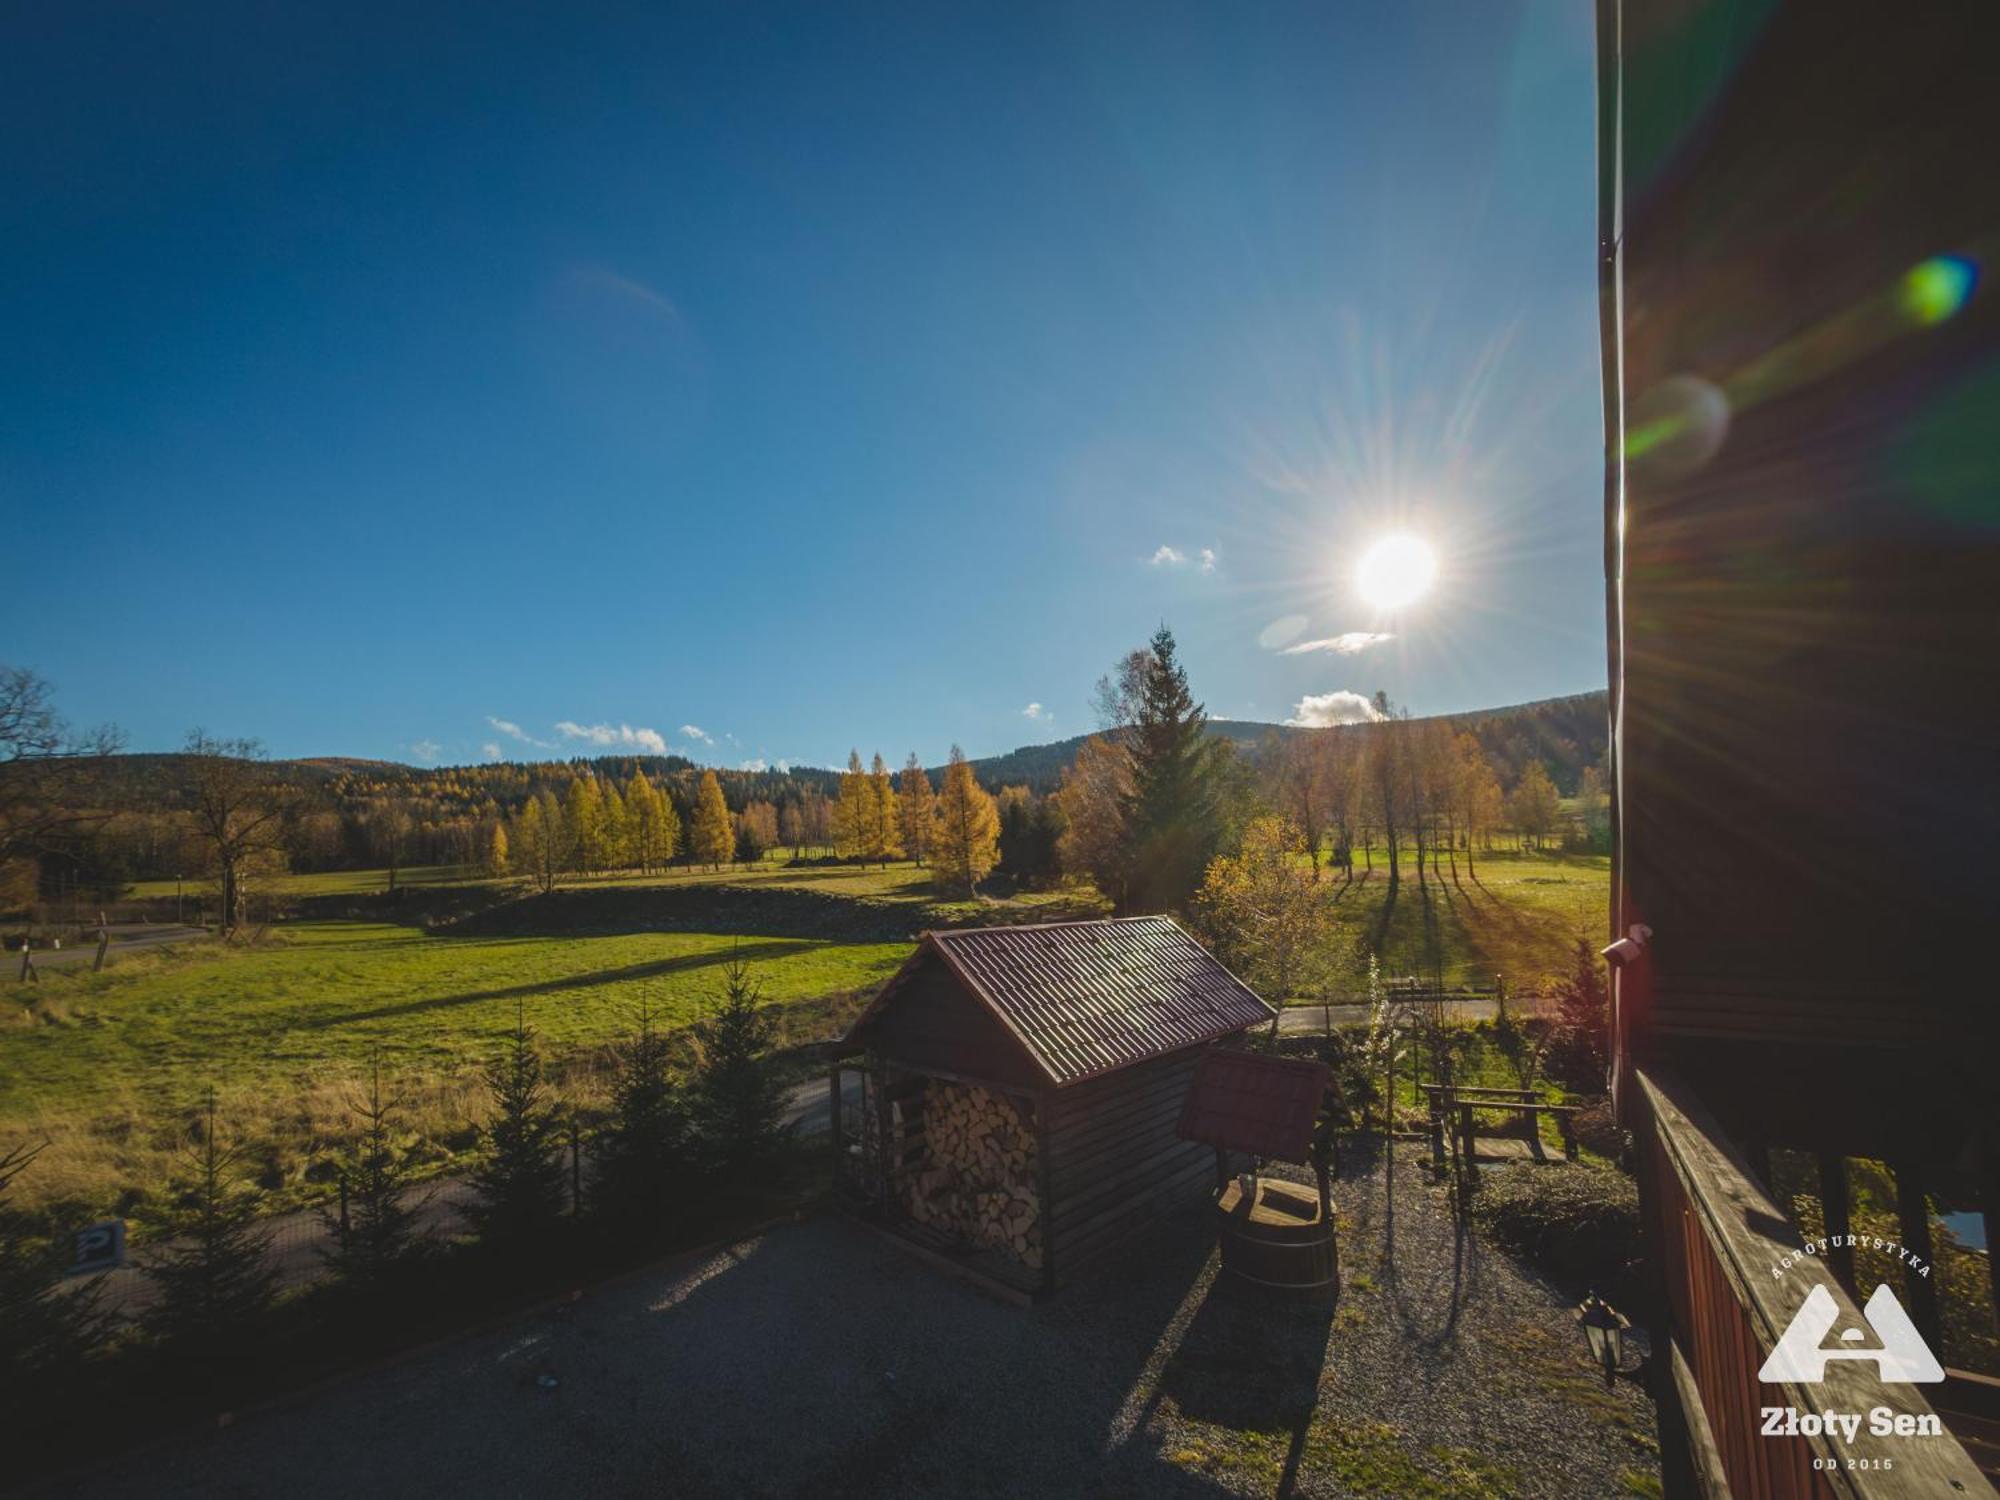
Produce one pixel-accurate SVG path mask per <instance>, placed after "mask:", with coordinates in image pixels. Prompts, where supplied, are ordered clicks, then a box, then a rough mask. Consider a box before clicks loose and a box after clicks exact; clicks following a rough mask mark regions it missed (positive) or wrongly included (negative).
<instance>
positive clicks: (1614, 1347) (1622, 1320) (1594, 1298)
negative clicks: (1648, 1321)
mask: <svg viewBox="0 0 2000 1500" xmlns="http://www.w3.org/2000/svg"><path fill="white" fill-rule="evenodd" d="M1576 1320H1577V1322H1579V1323H1581V1324H1582V1325H1583V1337H1584V1342H1585V1343H1587V1344H1589V1346H1590V1357H1591V1359H1592V1360H1593V1361H1595V1362H1596V1364H1597V1365H1598V1367H1599V1368H1600V1369H1602V1370H1603V1371H1604V1383H1605V1384H1606V1385H1610V1384H1611V1382H1612V1381H1613V1380H1614V1379H1615V1378H1616V1377H1617V1375H1618V1367H1619V1365H1621V1364H1623V1363H1624V1360H1625V1330H1626V1329H1628V1328H1630V1327H1631V1326H1632V1323H1631V1320H1630V1319H1628V1318H1627V1317H1626V1316H1625V1315H1624V1314H1623V1313H1621V1312H1620V1311H1618V1309H1617V1308H1615V1307H1613V1306H1612V1305H1611V1304H1610V1303H1608V1302H1606V1301H1605V1300H1604V1299H1603V1298H1602V1297H1599V1296H1598V1295H1597V1293H1595V1292H1592V1293H1591V1294H1590V1295H1589V1296H1587V1297H1585V1298H1584V1299H1583V1302H1582V1304H1581V1305H1580V1306H1579V1307H1578V1308H1577V1310H1576Z"/></svg>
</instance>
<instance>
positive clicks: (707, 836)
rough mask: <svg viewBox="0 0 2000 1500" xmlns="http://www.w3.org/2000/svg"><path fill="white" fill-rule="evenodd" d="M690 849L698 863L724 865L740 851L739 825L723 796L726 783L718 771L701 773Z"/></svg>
mask: <svg viewBox="0 0 2000 1500" xmlns="http://www.w3.org/2000/svg"><path fill="white" fill-rule="evenodd" d="M688 852H689V854H690V855H691V856H692V857H693V859H694V862H695V863H696V864H698V865H707V866H709V867H710V868H712V869H717V870H719V869H721V868H722V866H723V865H724V864H725V863H727V862H728V861H729V860H730V859H731V858H733V857H734V855H735V853H736V829H735V826H734V825H733V824H732V823H731V822H730V821H729V804H728V803H727V802H725V801H723V800H722V783H721V782H720V781H717V780H716V779H715V772H713V771H703V772H702V773H701V789H700V790H699V791H698V792H696V793H695V799H694V827H693V828H692V829H691V830H690V831H689V834H688Z"/></svg>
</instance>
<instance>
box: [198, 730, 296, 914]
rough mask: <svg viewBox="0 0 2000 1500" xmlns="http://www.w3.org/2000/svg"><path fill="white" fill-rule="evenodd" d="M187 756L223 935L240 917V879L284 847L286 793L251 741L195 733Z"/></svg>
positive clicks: (200, 830)
mask: <svg viewBox="0 0 2000 1500" xmlns="http://www.w3.org/2000/svg"><path fill="white" fill-rule="evenodd" d="M184 754H185V766H186V770H185V774H186V777H187V798H188V808H189V812H190V814H191V815H192V817H193V819H194V825H195V832H196V833H197V834H198V835H199V836H200V838H201V841H202V843H203V844H204V846H205V847H206V849H207V851H208V855H209V857H210V858H211V859H212V860H213V861H214V862H215V875H216V880H217V883H218V884H219V885H220V886H221V889H222V930H223V931H224V932H234V931H235V930H236V928H237V926H238V925H239V924H240V922H241V920H242V916H243V880H244V875H245V873H246V872H247V871H248V869H249V868H250V866H251V865H252V864H253V862H256V861H257V860H258V859H259V857H260V856H269V855H275V854H278V853H280V852H281V851H282V849H283V847H284V841H283V835H284V830H285V806H286V792H285V789H284V788H283V787H282V786H281V785H280V784H279V783H278V781H277V779H276V778H275V777H274V776H272V774H271V769H270V767H269V766H268V765H266V764H265V762H264V758H263V757H264V748H263V746H262V745H260V744H258V742H257V741H255V740H223V739H216V738H214V737H212V736H210V735H209V734H208V733H207V732H206V731H204V730H200V729H197V730H195V731H193V732H192V733H191V734H189V735H188V740H187V749H186V751H185V752H184Z"/></svg>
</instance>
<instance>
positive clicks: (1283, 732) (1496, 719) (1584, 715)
mask: <svg viewBox="0 0 2000 1500" xmlns="http://www.w3.org/2000/svg"><path fill="white" fill-rule="evenodd" d="M1426 717H1427V718H1436V719H1442V720H1444V721H1445V722H1447V723H1449V724H1452V725H1454V726H1456V727H1457V728H1459V729H1462V730H1469V731H1471V733H1473V734H1474V735H1476V736H1477V737H1478V739H1479V743H1480V745H1481V747H1482V748H1484V750H1485V751H1486V754H1487V758H1488V759H1489V760H1491V761H1492V762H1493V765H1494V769H1495V770H1497V771H1498V772H1499V773H1500V777H1501V779H1502V780H1503V781H1504V782H1506V783H1507V784H1508V785H1510V786H1511V785H1512V784H1513V782H1514V779H1515V778H1516V777H1518V776H1519V775H1520V774H1521V772H1522V770H1523V769H1524V768H1525V767H1526V766H1527V764H1528V762H1529V761H1531V760H1539V761H1541V762H1542V764H1543V765H1544V766H1545V767H1546V768H1547V769H1548V773H1549V775H1550V777H1551V778H1552V779H1553V780H1554V781H1555V783H1556V786H1557V788H1558V789H1559V790H1560V791H1562V792H1563V793H1564V795H1571V794H1574V793H1575V791H1576V785H1577V780H1578V778H1579V777H1580V776H1581V775H1582V774H1583V768H1584V767H1585V766H1587V765H1598V764H1600V763H1602V762H1603V760H1604V758H1605V752H1606V750H1607V749H1608V747H1609V745H1610V695H1609V694H1608V693H1606V692H1605V691H1604V690H1603V689H1602V688H1600V689H1598V690H1597V691H1595V692H1589V693H1572V694H1569V695H1568V696H1567V697H1562V698H1542V699H1538V700H1536V701H1535V702H1533V703H1516V704H1511V705H1509V706H1507V707H1505V708H1482V709H1474V710H1472V711H1471V712H1469V713H1462V714H1432V715H1427V716H1426ZM1367 731H1368V726H1367V725H1365V724H1343V725H1339V726H1337V727H1335V728H1329V729H1308V728H1303V727H1301V726H1299V725H1295V724H1268V723H1262V722H1259V721H1256V720H1251V719H1210V720H1209V721H1208V732H1209V733H1210V734H1212V735H1215V736H1217V737H1218V738H1221V739H1226V740H1229V741H1231V742H1232V743H1234V744H1235V745H1236V746H1237V747H1238V748H1239V749H1241V750H1245V751H1250V752H1253V753H1254V752H1255V751H1257V750H1258V749H1260V748H1261V747H1262V746H1263V745H1264V744H1265V743H1266V742H1268V741H1270V740H1271V739H1273V738H1276V739H1280V740H1284V739H1290V738H1292V737H1293V736H1296V735H1302V734H1347V733H1352V732H1359V733H1362V734H1365V733H1367ZM1090 738H1092V736H1090V735H1087V734H1079V735H1072V736H1071V737H1070V738H1068V739H1066V740H1057V741H1055V742H1054V743H1052V744H1047V745H1023V746H1021V747H1020V748H1019V749H1017V750H1011V751H1009V752H1008V753H1007V754H1005V755H989V756H987V757H985V758H984V759H982V760H975V761H974V762H973V763H972V768H973V770H974V771H975V772H976V773H977V774H978V777H979V779H980V781H981V782H982V783H984V784H985V785H987V786H1026V787H1031V788H1033V789H1034V790H1036V791H1048V790H1051V789H1053V788H1054V787H1056V786H1057V785H1059V784H1060V783H1061V780H1062V772H1063V768H1064V767H1065V766H1068V765H1070V764H1072V763H1073V762H1074V761H1075V760H1076V752H1077V750H1078V749H1079V748H1080V747H1081V746H1082V745H1083V743H1084V741H1085V740H1088V739H1090ZM938 774H939V772H938V771H936V770H933V771H932V773H931V775H932V777H933V779H935V778H936V777H937V775H938Z"/></svg>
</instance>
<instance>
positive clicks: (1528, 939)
mask: <svg viewBox="0 0 2000 1500" xmlns="http://www.w3.org/2000/svg"><path fill="white" fill-rule="evenodd" d="M1375 861H1376V863H1375V869H1374V871H1373V872H1372V873H1371V872H1369V871H1368V870H1367V869H1366V868H1365V867H1364V868H1362V869H1359V870H1357V871H1356V873H1355V878H1354V883H1353V884H1352V885H1350V886H1346V887H1345V888H1342V887H1341V886H1340V885H1339V883H1338V879H1337V877H1336V876H1334V875H1333V874H1331V873H1329V875H1328V876H1327V879H1328V880H1329V881H1332V882H1333V883H1334V887H1335V889H1336V891H1338V892H1339V894H1338V896H1337V900H1336V907H1335V910H1336V911H1337V913H1338V915H1339V920H1341V921H1342V922H1344V923H1346V924H1347V925H1348V927H1349V929H1350V930H1351V931H1353V932H1355V933H1356V934H1357V935H1360V936H1363V937H1365V938H1367V939H1368V940H1369V941H1370V943H1371V945H1373V946H1374V947H1375V948H1376V949H1377V951H1378V952H1379V953H1380V955H1381V959H1382V971H1383V973H1384V974H1388V975H1413V976H1416V977H1417V978H1419V979H1423V980H1426V981H1429V980H1435V979H1442V981H1443V982H1444V983H1445V984H1446V985H1448V986H1454V987H1456V986H1459V985H1472V984H1477V985H1489V984H1491V983H1492V982H1493V980H1494V979H1495V978H1496V977H1497V976H1504V977H1505V978H1506V981H1507V984H1508V986H1509V987H1510V988H1512V989H1514V990H1517V991H1527V990H1533V989H1537V988H1539V987H1540V986H1541V984H1542V983H1543V981H1544V980H1546V979H1547V978H1548V977H1550V976H1552V975H1555V974H1559V973H1562V972H1564V971H1565V970H1566V969H1567V968H1568V967H1569V964H1570V958H1571V952H1572V949H1573V947H1574V944H1575V940H1576V938H1577V936H1578V934H1582V935H1583V936H1584V937H1586V938H1589V939H1591V945H1592V947H1597V946H1600V945H1601V943H1602V941H1603V940H1602V938H1601V936H1600V935H1601V934H1602V933H1603V931H1604V928H1605V922H1606V913H1607V910H1608V903H1609V900H1610V889H1611V861H1610V857H1609V856H1608V855H1603V854H1569V853H1562V852H1558V851H1548V852H1539V851H1535V850H1505V851H1496V852H1494V853H1491V854H1482V855H1480V856H1479V858H1478V861H1477V864H1476V867H1475V871H1476V873H1475V874H1468V873H1466V870H1465V865H1464V861H1463V859H1461V861H1460V864H1459V876H1458V879H1457V880H1456V881H1454V880H1453V879H1452V876H1451V872H1450V868H1449V866H1447V867H1446V871H1445V874H1444V877H1443V878H1442V879H1440V878H1439V877H1438V876H1437V875H1435V874H1433V873H1430V872H1428V871H1427V872H1426V876H1425V880H1424V882H1422V883H1419V882H1418V880H1417V878H1416V876H1415V874H1414V873H1413V872H1412V870H1411V868H1410V866H1409V864H1408V863H1407V862H1406V863H1405V866H1404V870H1403V877H1402V880H1401V882H1400V883H1399V885H1398V887H1397V891H1396V898H1395V904H1394V905H1393V906H1391V905H1390V902H1389V876H1388V868H1387V862H1386V861H1385V860H1384V858H1383V856H1382V853H1381V851H1380V850H1377V851H1376V855H1375ZM1385 912H1386V921H1385Z"/></svg>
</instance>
